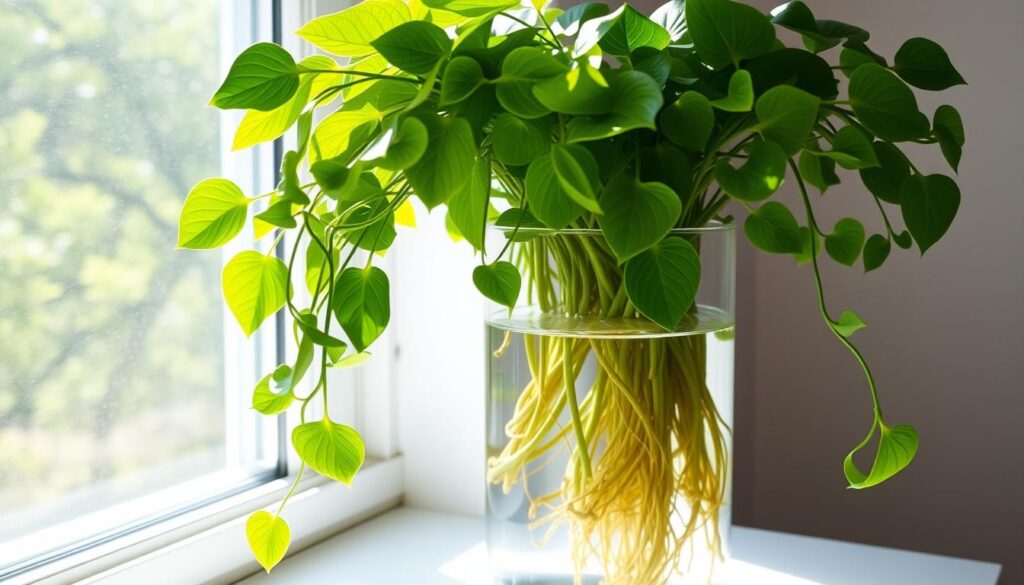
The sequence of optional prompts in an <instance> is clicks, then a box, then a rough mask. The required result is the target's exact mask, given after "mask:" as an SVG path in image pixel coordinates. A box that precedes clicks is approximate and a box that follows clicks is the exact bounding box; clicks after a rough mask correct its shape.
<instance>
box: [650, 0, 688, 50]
mask: <svg viewBox="0 0 1024 585" xmlns="http://www.w3.org/2000/svg"><path fill="white" fill-rule="evenodd" d="M651 20H653V21H654V22H655V23H656V24H658V25H659V26H661V28H663V29H665V30H666V31H668V36H669V38H670V39H672V42H677V41H679V40H681V39H682V38H683V35H685V34H686V2H684V1H683V0H669V1H668V2H666V3H664V4H662V5H661V6H659V7H658V8H657V10H655V11H654V12H653V13H651Z"/></svg>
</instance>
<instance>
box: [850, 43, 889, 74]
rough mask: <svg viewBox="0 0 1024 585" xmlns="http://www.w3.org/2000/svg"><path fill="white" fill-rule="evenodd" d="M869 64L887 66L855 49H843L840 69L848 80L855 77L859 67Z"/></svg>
mask: <svg viewBox="0 0 1024 585" xmlns="http://www.w3.org/2000/svg"><path fill="white" fill-rule="evenodd" d="M869 63H872V64H878V65H885V63H878V62H877V61H876V60H874V59H873V58H872V57H871V55H868V54H866V53H863V52H861V51H857V50H855V49H847V48H843V50H842V52H841V53H839V67H840V68H841V69H842V71H843V75H845V76H846V77H847V78H849V77H850V76H851V75H853V72H854V71H856V70H857V68H858V67H860V66H861V65H867V64H869Z"/></svg>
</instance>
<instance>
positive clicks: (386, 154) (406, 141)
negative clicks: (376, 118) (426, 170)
mask: <svg viewBox="0 0 1024 585" xmlns="http://www.w3.org/2000/svg"><path fill="white" fill-rule="evenodd" d="M428 141H429V137H428V136H427V127H426V126H425V125H424V124H423V122H421V121H420V120H419V118H415V117H412V116H408V117H406V118H403V119H402V120H401V122H398V121H396V122H395V123H393V124H392V125H391V127H390V128H388V129H387V130H386V131H384V132H383V133H382V134H381V135H380V137H378V138H377V140H375V141H374V142H373V144H371V145H370V147H369V148H368V149H367V151H366V153H364V154H363V156H362V160H364V161H366V162H367V164H370V165H373V166H377V167H380V168H382V169H385V170H388V171H401V170H404V169H407V168H409V167H411V166H412V165H414V164H416V163H417V162H418V161H419V160H420V159H421V158H422V157H423V153H425V152H426V151H427V143H428ZM316 164H320V163H316ZM314 166H316V165H314ZM314 176H315V173H314ZM317 182H319V179H318V181H317Z"/></svg>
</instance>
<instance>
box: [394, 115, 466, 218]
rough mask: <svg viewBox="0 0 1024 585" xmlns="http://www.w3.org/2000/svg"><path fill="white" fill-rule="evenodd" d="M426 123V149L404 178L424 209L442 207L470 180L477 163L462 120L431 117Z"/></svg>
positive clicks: (407, 170)
mask: <svg viewBox="0 0 1024 585" xmlns="http://www.w3.org/2000/svg"><path fill="white" fill-rule="evenodd" d="M422 121H423V122H425V123H426V126H427V133H428V136H429V145H430V146H429V148H427V150H426V152H424V153H423V156H422V157H421V158H420V160H419V161H418V162H417V163H416V164H415V165H413V166H411V167H409V168H408V169H406V171H405V174H406V177H407V178H408V180H409V184H410V185H412V187H413V190H414V191H415V192H416V195H418V196H419V198H420V199H421V200H422V201H423V203H424V205H426V206H427V209H433V208H434V207H437V206H438V205H440V204H442V203H444V202H445V201H447V200H448V198H449V197H451V196H452V195H453V194H454V193H456V192H458V191H459V190H460V189H462V186H463V185H465V184H466V181H467V180H469V173H468V172H467V171H468V170H469V168H470V167H472V165H473V161H474V160H475V159H476V144H475V143H474V141H473V129H472V128H471V127H470V125H469V122H467V121H466V120H464V119H462V118H439V117H430V118H425V119H422Z"/></svg>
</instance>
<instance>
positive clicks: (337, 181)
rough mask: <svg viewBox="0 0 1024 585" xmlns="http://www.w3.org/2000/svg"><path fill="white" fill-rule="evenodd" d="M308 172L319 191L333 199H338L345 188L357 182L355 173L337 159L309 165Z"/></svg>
mask: <svg viewBox="0 0 1024 585" xmlns="http://www.w3.org/2000/svg"><path fill="white" fill-rule="evenodd" d="M309 172H310V174H312V175H313V179H314V180H316V184H317V185H318V186H319V187H320V189H321V190H323V192H324V193H326V194H327V195H328V196H330V197H331V198H333V199H338V198H340V197H341V194H342V193H343V192H345V191H346V190H347V189H346V188H347V187H350V186H352V183H353V181H354V180H358V176H357V173H353V172H352V170H351V169H349V168H348V165H346V164H345V163H344V162H343V161H342V160H339V159H337V158H332V159H327V160H319V161H316V162H315V163H313V164H312V165H310V167H309Z"/></svg>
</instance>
